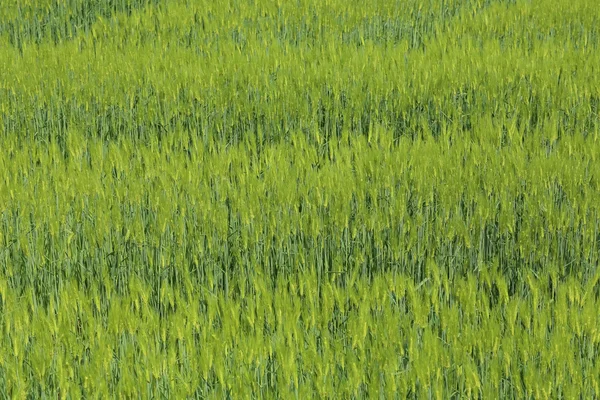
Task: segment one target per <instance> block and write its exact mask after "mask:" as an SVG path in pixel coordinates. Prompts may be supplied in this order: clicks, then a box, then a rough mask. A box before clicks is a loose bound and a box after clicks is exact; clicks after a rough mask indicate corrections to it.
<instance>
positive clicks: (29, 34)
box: [0, 0, 161, 49]
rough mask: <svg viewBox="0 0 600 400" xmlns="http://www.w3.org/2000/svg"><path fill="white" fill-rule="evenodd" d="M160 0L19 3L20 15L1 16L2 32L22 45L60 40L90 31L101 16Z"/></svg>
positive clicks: (129, 10) (0, 29) (155, 2)
mask: <svg viewBox="0 0 600 400" xmlns="http://www.w3.org/2000/svg"><path fill="white" fill-rule="evenodd" d="M160 2H161V0H66V1H59V0H54V1H53V2H52V4H51V5H50V6H40V5H35V4H29V5H23V6H19V16H18V17H17V18H14V19H11V20H6V21H2V20H0V35H6V36H7V37H8V39H9V41H10V43H11V44H12V45H13V46H15V47H17V48H19V49H22V46H23V44H25V43H35V44H40V43H42V42H44V41H47V40H51V41H53V42H54V43H55V44H58V43H60V42H62V41H65V40H71V39H73V38H74V37H75V36H77V35H78V34H79V33H81V32H89V30H90V28H91V26H92V24H94V22H96V20H97V19H98V17H103V18H109V17H111V16H113V15H114V14H116V13H125V14H127V15H129V14H131V13H132V12H134V11H135V10H138V9H142V8H144V7H146V6H150V5H157V4H159V3H160Z"/></svg>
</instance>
